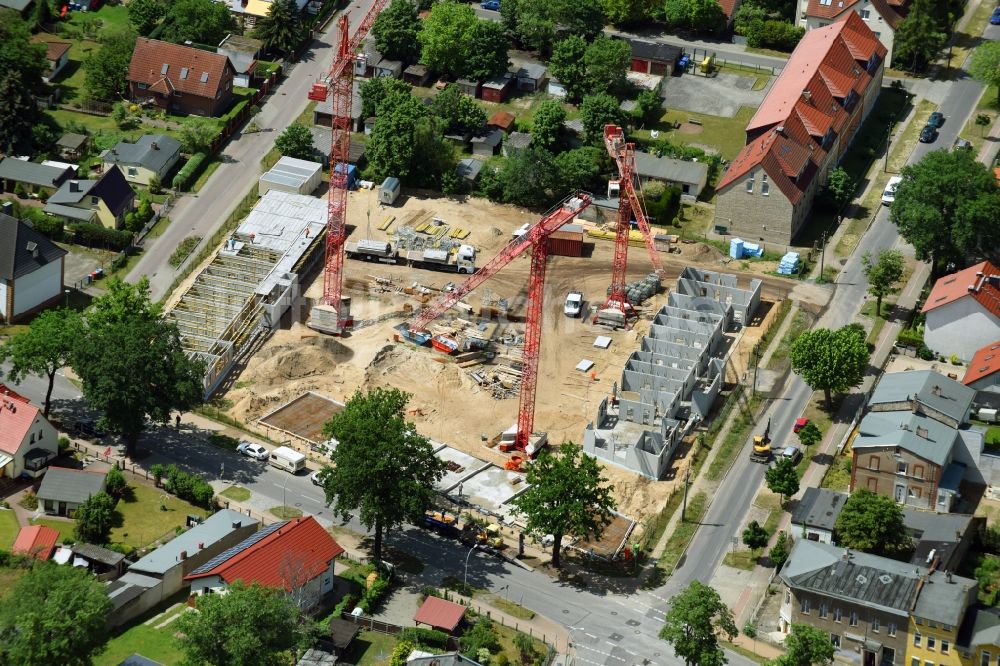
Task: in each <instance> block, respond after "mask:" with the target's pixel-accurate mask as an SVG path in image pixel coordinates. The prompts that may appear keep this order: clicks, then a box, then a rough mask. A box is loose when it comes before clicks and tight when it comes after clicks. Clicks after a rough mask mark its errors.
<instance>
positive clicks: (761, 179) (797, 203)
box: [715, 12, 886, 245]
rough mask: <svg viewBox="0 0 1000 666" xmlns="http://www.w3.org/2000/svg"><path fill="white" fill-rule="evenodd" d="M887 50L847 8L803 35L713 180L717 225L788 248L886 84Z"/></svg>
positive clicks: (734, 233)
mask: <svg viewBox="0 0 1000 666" xmlns="http://www.w3.org/2000/svg"><path fill="white" fill-rule="evenodd" d="M885 55H886V49H885V47H884V46H883V45H882V44H881V43H880V42H879V41H878V39H877V38H876V37H875V35H874V33H873V32H872V31H871V29H869V27H868V26H867V25H866V24H865V22H864V21H863V20H862V19H861V17H860V16H859V15H857V14H855V13H853V12H849V13H848V14H847V15H846V16H844V17H843V18H842V19H840V20H839V21H837V22H836V23H833V24H832V25H829V26H827V27H825V28H818V29H816V30H811V31H809V32H807V33H806V35H805V36H804V37H803V38H802V41H800V42H799V45H798V46H797V47H796V48H795V51H793V52H792V55H791V57H790V58H789V60H788V64H787V65H786V66H785V68H784V69H782V71H781V74H780V75H779V76H778V78H777V79H776V80H775V82H774V84H773V85H772V86H771V90H770V92H768V94H767V96H766V97H765V98H764V101H763V103H762V104H761V105H760V107H759V108H758V109H757V112H756V113H755V114H754V116H753V117H752V118H751V119H750V122H749V124H748V125H747V128H746V146H745V147H744V148H743V150H741V151H740V153H739V154H738V155H737V156H736V157H735V158H734V159H733V161H732V162H731V163H730V164H729V167H728V168H727V169H726V172H725V173H724V174H723V176H722V178H721V179H720V180H719V183H718V185H716V191H717V192H718V200H717V202H716V209H715V226H716V227H717V228H720V229H725V232H724V233H726V234H731V235H734V236H740V237H742V238H744V239H746V240H748V241H751V242H755V243H756V242H763V243H775V244H778V245H789V244H791V242H792V239H793V238H794V237H795V236H796V235H797V234H798V233H799V232H800V231H802V228H803V225H804V224H805V222H806V220H807V219H808V216H809V212H810V210H811V209H812V204H813V199H814V198H815V196H816V193H817V192H818V191H819V188H820V187H821V186H822V185H823V183H825V182H826V179H827V175H828V174H829V172H830V171H831V170H832V169H834V168H835V167H836V166H837V164H838V163H839V162H840V160H841V159H842V158H843V156H844V153H845V152H846V151H847V148H848V147H849V146H850V143H851V140H852V139H853V138H854V136H855V134H857V131H858V128H859V127H860V126H861V123H862V122H863V121H864V119H865V118H866V117H867V115H868V113H869V112H870V111H871V109H872V107H873V106H874V104H875V100H876V99H877V98H878V95H879V92H880V91H881V89H882V74H883V71H884V60H885Z"/></svg>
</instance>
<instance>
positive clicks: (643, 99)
mask: <svg viewBox="0 0 1000 666" xmlns="http://www.w3.org/2000/svg"><path fill="white" fill-rule="evenodd" d="M632 117H633V118H635V120H636V122H637V123H639V124H640V125H651V124H653V123H656V122H658V121H659V120H660V118H662V117H663V98H662V97H660V93H658V92H657V91H655V90H643V91H642V92H641V93H639V96H638V97H637V98H636V100H635V108H634V109H633V110H632Z"/></svg>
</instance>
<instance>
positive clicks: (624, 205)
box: [604, 125, 666, 314]
mask: <svg viewBox="0 0 1000 666" xmlns="http://www.w3.org/2000/svg"><path fill="white" fill-rule="evenodd" d="M604 145H605V147H606V148H607V149H608V154H609V155H611V158H612V159H614V161H615V164H617V165H618V175H619V177H620V178H621V188H622V191H621V193H619V196H618V222H617V224H618V226H617V227H615V257H614V261H613V262H612V264H611V293H610V294H608V300H607V301H606V302H605V304H604V307H605V308H611V309H615V310H621V311H622V312H623V313H625V314H627V312H626V308H627V307H628V306H627V304H626V302H625V271H626V270H627V268H628V237H629V228H630V225H631V222H632V217H633V216H635V221H636V223H637V224H638V225H639V231H641V232H642V238H643V241H644V242H645V243H646V250H647V251H648V252H649V260H650V261H651V262H652V264H653V270H655V271H656V274H657V275H659V276H660V279H661V280H662V279H663V278H664V277H666V272H665V271H664V270H663V262H661V261H660V253H659V252H658V251H657V249H656V241H655V239H654V238H653V234H652V231H651V230H650V228H649V222H648V221H647V220H646V216H645V214H644V213H643V211H642V202H641V201H640V200H639V196H638V195H637V194H636V192H635V183H634V182H633V181H634V176H635V144H634V143H628V142H626V141H625V134H624V132H622V128H621V127H618V126H617V125H605V126H604Z"/></svg>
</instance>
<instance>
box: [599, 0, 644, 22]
mask: <svg viewBox="0 0 1000 666" xmlns="http://www.w3.org/2000/svg"><path fill="white" fill-rule="evenodd" d="M599 2H600V6H601V9H603V10H604V15H605V16H606V17H607V19H608V21H610V22H612V23H614V24H615V25H628V24H630V23H637V22H639V21H642V20H643V19H646V18H649V14H650V10H651V8H652V7H651V6H652V4H653V3H652V2H650V0H599Z"/></svg>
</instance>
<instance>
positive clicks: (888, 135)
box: [882, 122, 892, 173]
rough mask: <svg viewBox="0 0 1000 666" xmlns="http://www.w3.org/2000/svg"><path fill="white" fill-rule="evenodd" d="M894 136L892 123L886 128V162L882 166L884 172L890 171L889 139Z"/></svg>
mask: <svg viewBox="0 0 1000 666" xmlns="http://www.w3.org/2000/svg"><path fill="white" fill-rule="evenodd" d="M891 138H892V123H891V122H890V123H889V125H888V126H887V127H886V128H885V164H884V165H883V166H882V171H883V173H889V139H891Z"/></svg>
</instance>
